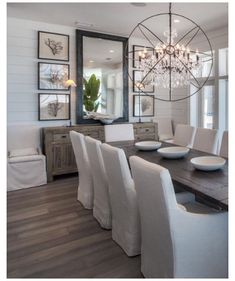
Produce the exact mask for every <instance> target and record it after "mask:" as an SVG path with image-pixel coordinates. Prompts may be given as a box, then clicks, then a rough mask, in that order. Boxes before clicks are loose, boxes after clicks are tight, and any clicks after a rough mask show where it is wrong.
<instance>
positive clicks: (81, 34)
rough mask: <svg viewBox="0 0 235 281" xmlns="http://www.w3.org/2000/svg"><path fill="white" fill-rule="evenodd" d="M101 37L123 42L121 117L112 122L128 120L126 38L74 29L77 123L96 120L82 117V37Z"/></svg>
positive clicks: (95, 121) (89, 122)
mask: <svg viewBox="0 0 235 281" xmlns="http://www.w3.org/2000/svg"><path fill="white" fill-rule="evenodd" d="M84 36H85V37H93V38H101V39H106V40H111V41H118V42H122V43H123V44H122V45H123V117H120V118H118V119H116V120H114V122H128V120H129V106H128V105H129V97H128V59H127V56H128V38H126V37H121V36H115V35H109V34H104V33H97V32H91V31H85V30H79V29H77V30H76V50H77V85H78V86H77V89H76V121H77V123H86V124H94V123H100V121H98V120H93V119H84V118H83V37H84Z"/></svg>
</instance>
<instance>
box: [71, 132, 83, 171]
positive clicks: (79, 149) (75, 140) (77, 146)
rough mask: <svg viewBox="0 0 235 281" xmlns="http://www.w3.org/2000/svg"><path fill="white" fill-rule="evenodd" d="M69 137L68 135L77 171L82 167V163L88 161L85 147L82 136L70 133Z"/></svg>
mask: <svg viewBox="0 0 235 281" xmlns="http://www.w3.org/2000/svg"><path fill="white" fill-rule="evenodd" d="M69 135H70V139H71V142H72V146H73V152H74V155H75V159H76V163H77V168H78V171H79V169H80V167H82V166H83V162H85V163H86V162H87V161H88V156H87V153H86V146H85V141H84V135H82V134H80V133H78V132H75V131H70V132H69ZM85 163H84V164H85Z"/></svg>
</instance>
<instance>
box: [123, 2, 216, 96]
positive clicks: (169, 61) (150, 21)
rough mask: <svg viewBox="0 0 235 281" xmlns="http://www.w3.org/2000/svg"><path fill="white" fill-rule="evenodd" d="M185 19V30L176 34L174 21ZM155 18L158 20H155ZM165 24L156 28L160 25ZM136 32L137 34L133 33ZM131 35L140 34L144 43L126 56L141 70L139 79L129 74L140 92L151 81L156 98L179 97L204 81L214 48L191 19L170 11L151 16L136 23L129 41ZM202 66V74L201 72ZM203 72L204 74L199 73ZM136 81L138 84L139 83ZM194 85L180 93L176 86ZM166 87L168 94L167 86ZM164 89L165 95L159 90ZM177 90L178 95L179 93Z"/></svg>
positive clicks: (162, 90) (198, 88) (200, 86)
mask: <svg viewBox="0 0 235 281" xmlns="http://www.w3.org/2000/svg"><path fill="white" fill-rule="evenodd" d="M179 18H180V19H182V22H183V23H184V26H185V29H186V31H184V33H183V34H182V33H181V34H180V35H179V34H178V32H177V30H176V29H175V28H174V25H173V23H174V22H176V21H177V22H179V21H180V19H179ZM157 20H158V22H157ZM165 22H167V27H166V28H164V29H163V30H162V31H159V28H158V29H157V30H155V28H157V27H159V26H164V23H165ZM136 33H138V34H136ZM199 35H200V37H201V41H202V40H203V39H204V45H205V46H204V47H203V49H202V48H201V50H199V48H198V47H197V41H196V40H195V39H196V38H197V37H198V36H199ZM133 37H139V38H141V39H142V41H143V42H145V43H144V45H143V46H138V47H139V48H138V49H134V48H133V50H132V51H130V52H129V53H128V59H129V60H132V65H133V66H135V67H136V69H135V70H138V71H140V74H141V79H140V81H137V82H136V81H133V78H132V73H130V72H129V77H130V78H131V80H132V81H133V83H134V84H135V86H136V87H137V88H138V90H139V92H141V93H143V94H145V95H148V94H146V91H145V86H146V85H150V84H151V85H153V86H154V87H156V88H157V91H155V98H156V99H159V100H164V101H179V100H183V99H186V98H188V97H190V96H192V95H193V94H195V93H197V92H198V91H199V90H200V89H201V88H202V87H203V86H204V85H205V83H206V82H207V80H208V79H209V77H210V73H211V70H212V67H213V51H212V47H211V43H210V41H209V39H208V37H207V35H206V33H205V32H204V31H203V29H202V28H201V27H200V26H199V25H198V24H196V23H195V22H194V21H193V20H191V19H189V18H187V17H185V16H183V15H179V14H176V13H172V12H171V3H170V4H169V12H168V13H161V14H156V15H153V16H150V17H148V18H146V19H144V20H142V21H141V22H140V23H138V24H137V25H136V27H135V28H134V29H133V30H132V32H131V34H130V36H129V38H128V41H133ZM204 63H209V64H208V67H207V69H206V70H207V71H205V69H203V65H204ZM202 69H203V75H201V74H202ZM202 76H203V77H202ZM138 85H141V87H139V86H138ZM189 85H192V86H194V88H195V90H194V91H189V90H188V91H187V92H188V94H186V95H185V96H182V93H180V90H179V88H186V87H187V86H189ZM164 89H168V94H166V90H164ZM163 92H164V95H163V94H162V93H163ZM178 94H179V95H178Z"/></svg>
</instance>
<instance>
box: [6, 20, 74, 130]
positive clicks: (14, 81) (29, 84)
mask: <svg viewBox="0 0 235 281" xmlns="http://www.w3.org/2000/svg"><path fill="white" fill-rule="evenodd" d="M38 30H42V31H49V32H57V33H62V34H67V35H69V36H70V60H69V62H68V64H70V77H71V78H72V79H74V80H76V71H75V65H76V61H75V28H73V27H67V26H62V25H54V24H47V23H43V22H34V21H29V20H22V19H16V18H8V22H7V34H8V38H7V65H8V67H7V118H8V124H10V123H36V124H37V125H39V126H42V127H45V126H58V125H67V124H68V121H50V122H48V121H38V93H47V92H53V91H39V90H38V89H37V83H38V66H37V64H38V62H39V61H45V62H51V63H53V62H58V63H60V62H59V61H50V60H38V59H37V46H38V40H37V31H38ZM61 63H67V62H61ZM59 93H62V92H59ZM64 93H69V91H65V92H64ZM71 109H72V110H71V113H72V120H73V123H74V122H75V90H74V89H73V90H72V95H71Z"/></svg>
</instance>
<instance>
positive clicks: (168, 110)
mask: <svg viewBox="0 0 235 281" xmlns="http://www.w3.org/2000/svg"><path fill="white" fill-rule="evenodd" d="M7 29H8V30H7V36H8V39H7V59H8V63H7V64H8V66H7V92H8V93H7V117H8V124H10V123H36V124H37V125H39V126H43V127H45V126H57V125H58V126H59V125H66V124H68V122H67V121H38V93H39V92H42V93H43V92H50V91H39V90H37V79H38V78H37V75H38V70H37V63H38V61H46V60H38V59H37V44H38V42H37V31H38V30H42V31H49V32H57V33H64V34H68V35H70V60H69V64H70V77H71V79H73V80H75V81H76V61H75V59H76V56H75V51H76V47H75V46H76V44H75V28H73V27H67V26H63V25H55V24H48V23H43V22H35V21H29V20H22V19H16V18H8V23H7ZM208 35H209V37H210V39H211V42H212V46H213V48H214V47H216V48H218V46H219V47H226V44H227V37H228V34H227V29H226V28H224V29H221V30H218V31H214V32H212V33H209V34H208ZM133 44H135V45H141V42H140V41H139V40H137V39H134V41H133V42H130V48H131V47H132V46H131V45H133ZM48 62H53V61H48ZM62 63H65V62H62ZM133 94H134V93H133V91H132V83H131V81H130V82H129V120H130V122H135V121H138V118H136V117H133ZM163 95H164V93H163ZM189 110H190V108H189V99H186V100H184V101H181V102H174V103H170V102H164V101H159V100H155V117H171V118H172V119H173V121H174V124H177V123H189ZM71 116H72V122H73V124H74V123H75V89H72V95H71ZM151 119H152V117H145V118H142V121H150V120H151Z"/></svg>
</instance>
